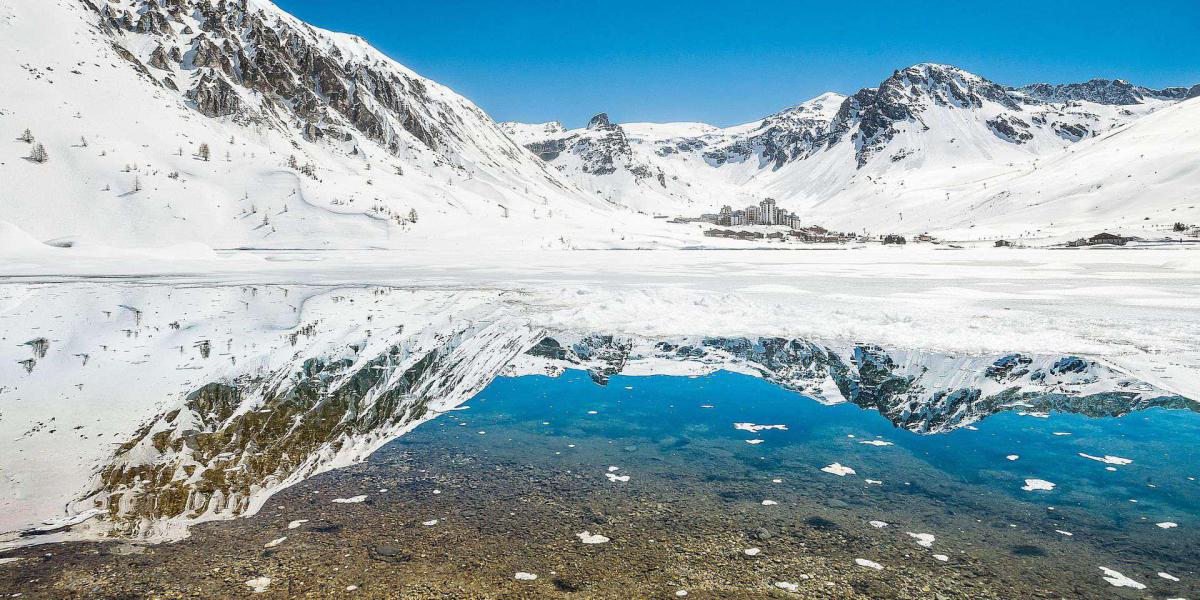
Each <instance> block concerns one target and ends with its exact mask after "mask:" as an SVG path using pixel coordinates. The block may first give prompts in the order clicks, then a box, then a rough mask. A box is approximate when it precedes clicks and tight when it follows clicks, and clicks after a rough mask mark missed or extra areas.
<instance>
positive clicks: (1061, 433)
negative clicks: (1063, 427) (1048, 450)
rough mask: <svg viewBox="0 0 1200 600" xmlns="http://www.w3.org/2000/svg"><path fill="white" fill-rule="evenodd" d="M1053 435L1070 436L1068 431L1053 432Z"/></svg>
mask: <svg viewBox="0 0 1200 600" xmlns="http://www.w3.org/2000/svg"><path fill="white" fill-rule="evenodd" d="M1054 435H1059V436H1062V435H1071V432H1070V431H1055V432H1054Z"/></svg>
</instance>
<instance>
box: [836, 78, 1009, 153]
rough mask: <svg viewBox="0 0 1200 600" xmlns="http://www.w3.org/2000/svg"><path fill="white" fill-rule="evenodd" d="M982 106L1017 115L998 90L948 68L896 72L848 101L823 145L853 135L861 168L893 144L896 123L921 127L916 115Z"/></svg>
mask: <svg viewBox="0 0 1200 600" xmlns="http://www.w3.org/2000/svg"><path fill="white" fill-rule="evenodd" d="M985 102H990V103H995V104H998V105H1000V106H1001V107H1003V108H1005V109H1008V110H1011V111H1014V112H1019V111H1021V107H1020V105H1019V104H1017V102H1016V101H1014V100H1013V99H1012V98H1011V97H1009V95H1008V93H1007V92H1006V91H1005V89H1004V88H1003V87H1002V86H1000V85H997V84H995V83H993V82H991V81H988V80H987V79H984V78H982V77H980V76H978V75H974V74H972V73H968V72H966V71H963V70H961V69H958V68H955V67H951V66H948V65H935V64H928V63H925V64H919V65H914V66H912V67H909V68H907V69H904V70H902V71H896V72H895V73H893V74H892V76H891V77H889V78H888V79H886V80H884V82H883V83H881V84H880V85H879V88H877V89H874V90H872V89H863V90H860V91H859V92H858V93H856V94H854V95H853V96H851V97H850V98H847V99H846V101H845V103H843V105H842V108H841V109H840V110H839V111H838V114H837V116H836V117H835V118H834V122H833V124H832V125H831V127H830V137H829V142H828V143H829V144H830V145H832V144H834V143H837V142H840V141H841V140H842V139H843V138H844V136H845V135H846V134H847V133H849V132H851V131H853V133H852V134H851V136H852V138H851V139H852V141H853V142H854V144H855V147H856V151H855V159H856V160H857V162H858V165H859V167H862V166H863V165H865V164H866V163H867V161H869V160H870V159H871V157H873V156H874V155H876V154H878V153H879V152H880V151H881V150H882V149H883V148H884V147H886V146H887V145H888V143H889V142H891V141H892V138H893V137H894V136H895V135H896V132H897V128H896V124H897V123H901V122H910V123H914V124H916V125H918V126H920V127H925V124H924V123H923V122H921V113H923V112H925V110H926V109H928V108H929V107H931V106H950V107H955V108H964V109H971V108H980V107H982V106H983V105H984V103H985ZM856 126H857V127H856ZM855 129H857V130H856V131H855Z"/></svg>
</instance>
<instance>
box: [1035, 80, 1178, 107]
mask: <svg viewBox="0 0 1200 600" xmlns="http://www.w3.org/2000/svg"><path fill="white" fill-rule="evenodd" d="M1017 91H1018V92H1021V93H1022V94H1024V95H1026V96H1028V97H1030V98H1033V99H1036V100H1038V101H1041V102H1055V103H1059V102H1071V101H1078V100H1086V101H1088V102H1095V103H1097V104H1114V105H1131V104H1141V103H1142V102H1144V101H1145V100H1146V99H1147V98H1154V99H1159V100H1182V99H1184V98H1186V97H1187V95H1188V90H1187V88H1182V87H1170V88H1164V89H1161V90H1155V89H1151V88H1147V87H1142V86H1140V85H1133V84H1132V83H1129V82H1128V81H1125V80H1122V79H1092V80H1090V81H1087V82H1084V83H1067V84H1059V85H1054V84H1049V83H1035V84H1032V85H1027V86H1023V87H1020V88H1017Z"/></svg>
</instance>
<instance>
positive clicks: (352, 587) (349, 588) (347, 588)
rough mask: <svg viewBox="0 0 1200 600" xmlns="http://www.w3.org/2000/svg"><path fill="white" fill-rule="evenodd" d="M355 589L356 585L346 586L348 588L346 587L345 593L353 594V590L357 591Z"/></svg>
mask: <svg viewBox="0 0 1200 600" xmlns="http://www.w3.org/2000/svg"><path fill="white" fill-rule="evenodd" d="M357 589H358V586H357V585H348V586H346V591H347V592H353V591H354V590H357Z"/></svg>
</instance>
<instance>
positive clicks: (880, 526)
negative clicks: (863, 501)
mask: <svg viewBox="0 0 1200 600" xmlns="http://www.w3.org/2000/svg"><path fill="white" fill-rule="evenodd" d="M868 523H869V524H870V525H871V527H874V528H875V529H883V528H884V527H887V526H888V524H887V523H884V522H883V521H868Z"/></svg>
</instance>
